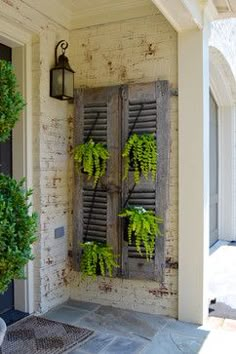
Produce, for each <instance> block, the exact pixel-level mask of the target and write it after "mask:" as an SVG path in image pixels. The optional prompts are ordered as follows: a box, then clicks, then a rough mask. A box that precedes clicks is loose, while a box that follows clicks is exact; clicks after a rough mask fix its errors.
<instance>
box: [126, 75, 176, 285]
mask: <svg viewBox="0 0 236 354" xmlns="http://www.w3.org/2000/svg"><path fill="white" fill-rule="evenodd" d="M122 96H123V133H122V145H123V146H124V145H125V143H126V141H127V139H128V137H129V135H130V134H132V133H137V134H142V133H154V134H155V136H156V141H157V150H158V163H157V175H156V180H155V181H154V182H153V181H152V179H151V178H150V179H149V180H146V179H145V178H143V177H142V178H141V181H140V183H139V184H137V185H135V184H134V178H133V171H132V170H130V171H129V174H128V179H127V180H125V181H124V182H123V185H122V203H123V205H124V203H125V202H126V201H127V198H128V199H129V200H128V203H129V205H133V206H143V207H144V208H145V209H147V210H153V211H154V212H155V213H156V215H159V216H161V217H162V218H163V225H162V226H161V231H162V234H163V236H162V237H158V238H157V240H156V247H155V255H154V257H153V259H152V260H151V261H150V262H148V261H147V260H146V256H145V251H144V249H143V250H142V254H143V255H142V256H141V255H140V254H139V253H138V252H137V251H136V248H135V245H134V244H132V245H128V243H127V242H126V241H125V240H124V239H125V235H123V247H122V256H123V257H122V263H123V264H122V268H123V274H124V276H126V277H129V278H144V279H158V280H160V281H161V280H163V271H164V267H165V253H164V242H165V223H166V220H165V219H166V209H167V197H168V173H169V166H168V165H169V158H168V156H169V149H170V147H169V135H170V132H169V122H168V105H169V87H168V82H167V81H158V82H156V83H150V84H137V85H129V86H124V87H123V95H122ZM123 229H124V228H123Z"/></svg>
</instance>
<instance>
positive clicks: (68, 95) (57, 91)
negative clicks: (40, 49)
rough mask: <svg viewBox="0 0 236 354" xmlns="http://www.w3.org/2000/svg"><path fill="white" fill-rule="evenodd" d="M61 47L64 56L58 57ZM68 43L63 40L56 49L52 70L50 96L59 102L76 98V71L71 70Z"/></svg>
mask: <svg viewBox="0 0 236 354" xmlns="http://www.w3.org/2000/svg"><path fill="white" fill-rule="evenodd" d="M59 46H60V48H61V50H62V54H61V55H60V56H59V57H57V50H58V47H59ZM67 48H68V43H67V42H66V41H65V40H61V41H60V42H58V43H57V45H56V48H55V67H54V68H52V69H51V70H50V96H51V97H54V98H57V99H59V100H70V99H73V98H74V70H72V69H71V67H70V64H69V60H68V58H67V57H66V56H65V51H66V49H67Z"/></svg>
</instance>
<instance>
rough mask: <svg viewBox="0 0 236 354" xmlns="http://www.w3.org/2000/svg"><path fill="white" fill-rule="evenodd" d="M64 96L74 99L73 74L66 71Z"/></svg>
mask: <svg viewBox="0 0 236 354" xmlns="http://www.w3.org/2000/svg"><path fill="white" fill-rule="evenodd" d="M64 75H65V76H64V95H65V96H67V97H71V98H73V97H74V73H73V72H71V71H69V70H66V69H65V72H64Z"/></svg>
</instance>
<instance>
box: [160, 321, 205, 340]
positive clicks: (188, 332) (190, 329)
mask: <svg viewBox="0 0 236 354" xmlns="http://www.w3.org/2000/svg"><path fill="white" fill-rule="evenodd" d="M165 329H166V330H168V331H169V332H170V331H171V332H176V333H181V334H183V335H185V336H189V337H196V338H200V339H201V338H203V339H204V338H206V337H207V335H208V334H209V331H208V330H205V329H203V328H201V327H199V326H198V325H194V324H191V323H187V322H180V321H177V320H174V321H171V322H169V323H167V325H166V327H165Z"/></svg>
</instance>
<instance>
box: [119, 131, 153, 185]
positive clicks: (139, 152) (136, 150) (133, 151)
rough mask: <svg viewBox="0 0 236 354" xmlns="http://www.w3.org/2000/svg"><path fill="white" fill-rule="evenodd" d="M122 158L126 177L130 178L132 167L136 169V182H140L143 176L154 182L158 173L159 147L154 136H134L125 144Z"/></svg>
mask: <svg viewBox="0 0 236 354" xmlns="http://www.w3.org/2000/svg"><path fill="white" fill-rule="evenodd" d="M122 157H123V158H124V159H125V160H124V177H123V179H126V178H127V177H128V173H129V169H130V167H133V169H134V182H135V183H136V184H138V183H139V182H140V178H141V175H143V176H144V177H145V179H148V177H149V174H151V177H152V179H153V181H154V180H155V179H156V171H157V157H158V155H157V147H156V140H155V136H154V134H146V133H145V134H142V135H137V134H132V135H131V136H130V138H129V139H128V141H127V142H126V144H125V147H124V150H123V153H122Z"/></svg>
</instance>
